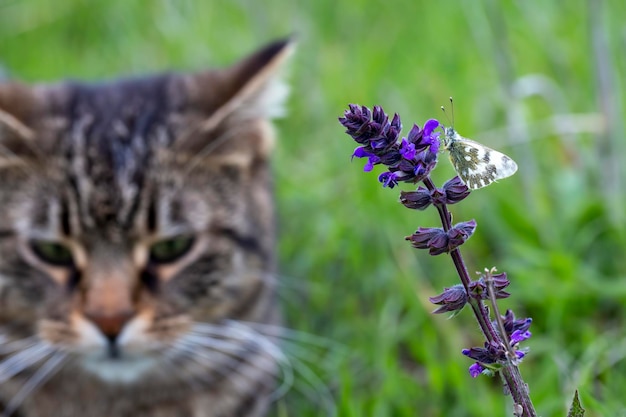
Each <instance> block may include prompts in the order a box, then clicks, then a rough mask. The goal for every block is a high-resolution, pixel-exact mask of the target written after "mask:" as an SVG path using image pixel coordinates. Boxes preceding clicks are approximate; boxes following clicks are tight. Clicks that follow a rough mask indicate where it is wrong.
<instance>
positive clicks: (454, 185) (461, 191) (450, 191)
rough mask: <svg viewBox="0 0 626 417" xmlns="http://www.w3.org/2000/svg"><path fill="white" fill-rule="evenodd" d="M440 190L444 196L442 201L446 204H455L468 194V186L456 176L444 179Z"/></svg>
mask: <svg viewBox="0 0 626 417" xmlns="http://www.w3.org/2000/svg"><path fill="white" fill-rule="evenodd" d="M442 191H443V194H444V196H445V197H444V200H443V201H444V202H445V203H446V204H456V203H458V202H459V201H461V200H463V199H464V198H465V197H467V196H468V195H469V194H470V190H469V188H467V185H465V184H464V183H463V181H461V179H460V178H459V177H458V176H456V177H454V178H452V179H451V180H448V181H446V183H445V184H443V187H442Z"/></svg>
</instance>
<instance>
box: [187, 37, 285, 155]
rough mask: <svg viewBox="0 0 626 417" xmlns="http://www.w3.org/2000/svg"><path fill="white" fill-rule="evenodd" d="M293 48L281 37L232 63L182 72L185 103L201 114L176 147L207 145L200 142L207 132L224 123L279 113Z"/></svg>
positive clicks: (280, 113) (215, 129) (231, 124)
mask: <svg viewBox="0 0 626 417" xmlns="http://www.w3.org/2000/svg"><path fill="white" fill-rule="evenodd" d="M293 49H294V42H293V41H292V40H289V39H287V40H281V41H277V42H274V43H271V44H269V45H267V46H265V47H263V48H261V49H260V50H258V51H256V52H254V53H253V54H251V55H249V56H248V57H246V58H244V59H243V60H241V61H239V62H238V63H236V64H235V65H233V66H231V67H228V68H224V69H219V70H210V71H206V72H202V73H199V74H192V75H187V76H184V77H183V88H184V91H185V95H186V101H187V105H188V106H189V108H191V109H194V111H196V112H200V114H201V115H203V118H201V119H200V120H198V121H197V123H194V126H191V127H190V128H189V131H188V132H187V134H186V135H183V137H181V138H179V139H178V143H177V147H179V149H187V150H193V149H197V147H198V146H202V145H206V142H204V143H202V141H205V140H206V134H211V132H214V131H217V130H224V126H225V125H228V128H227V129H232V128H233V127H237V126H238V125H241V124H243V123H245V122H247V121H250V120H256V119H270V118H274V117H279V116H281V115H282V114H283V113H284V102H285V100H286V98H287V95H288V87H287V86H286V84H285V83H284V81H283V78H282V76H281V75H282V74H281V69H282V68H283V67H284V64H285V61H286V60H287V58H288V57H289V56H290V55H291V53H292V52H293ZM203 136H204V139H203V138H202V137H203ZM194 137H195V139H194Z"/></svg>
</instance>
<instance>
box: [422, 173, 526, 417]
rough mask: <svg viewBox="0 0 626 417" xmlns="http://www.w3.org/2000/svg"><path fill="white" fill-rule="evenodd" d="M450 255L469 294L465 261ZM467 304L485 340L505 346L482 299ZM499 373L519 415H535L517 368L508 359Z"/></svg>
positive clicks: (448, 224) (447, 218) (448, 219)
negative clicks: (520, 408)
mask: <svg viewBox="0 0 626 417" xmlns="http://www.w3.org/2000/svg"><path fill="white" fill-rule="evenodd" d="M423 183H424V185H425V186H426V188H427V189H428V190H429V191H433V190H434V189H436V188H437V187H435V184H434V183H433V181H432V180H431V178H430V177H426V178H425V179H424V180H423ZM435 207H437V211H438V212H439V218H440V219H441V224H442V226H443V230H445V231H446V232H448V231H449V230H450V229H451V228H452V215H451V214H450V211H448V207H447V206H446V205H445V204H435ZM450 256H451V258H452V261H453V262H454V266H455V268H456V270H457V273H458V274H459V278H460V279H461V283H462V284H463V287H464V288H465V291H466V293H467V294H469V284H470V283H471V282H472V280H471V278H470V276H469V272H468V271H467V267H466V266H465V261H464V260H463V256H462V255H461V251H460V250H459V249H458V248H457V249H454V250H452V251H450ZM469 304H470V306H471V307H472V310H473V311H474V316H475V317H476V320H477V321H478V324H479V326H480V329H481V330H482V332H483V335H484V336H485V338H486V339H487V341H489V342H496V343H498V344H499V345H502V346H505V343H506V342H505V341H503V340H502V338H501V337H500V335H499V333H498V332H497V331H496V329H495V328H494V327H493V324H492V323H491V320H490V317H489V309H488V308H487V306H486V305H485V304H484V303H483V302H482V300H478V299H476V298H473V297H469ZM507 347H508V346H507ZM507 350H508V349H507ZM500 373H501V375H502V378H503V379H504V383H505V384H506V385H507V387H508V389H509V392H510V393H511V397H513V401H515V404H519V405H520V406H521V407H522V410H523V411H522V414H521V415H522V416H523V417H537V413H536V411H535V408H534V406H533V403H532V401H531V399H530V395H529V392H528V386H527V385H526V383H525V382H524V380H523V379H522V375H521V373H520V371H519V368H518V367H517V366H516V365H515V364H513V363H512V362H511V361H510V360H509V361H507V362H506V363H505V364H503V365H502V368H501V369H500Z"/></svg>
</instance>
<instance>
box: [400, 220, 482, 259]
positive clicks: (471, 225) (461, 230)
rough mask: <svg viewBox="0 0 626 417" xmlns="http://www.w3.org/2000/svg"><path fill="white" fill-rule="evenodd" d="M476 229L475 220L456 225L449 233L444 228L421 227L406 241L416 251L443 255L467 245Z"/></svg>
mask: <svg viewBox="0 0 626 417" xmlns="http://www.w3.org/2000/svg"><path fill="white" fill-rule="evenodd" d="M475 229H476V222H475V221H474V220H470V221H468V222H462V223H458V224H455V225H454V226H452V228H451V229H450V230H449V231H448V232H445V231H444V230H443V229H442V228H428V227H420V228H419V229H417V231H416V232H415V233H413V234H412V235H411V236H407V237H406V238H405V240H408V241H410V242H411V245H413V247H414V248H416V249H429V253H430V254H431V255H433V256H434V255H441V254H442V253H447V252H451V251H453V250H454V249H456V248H458V247H459V246H461V245H462V244H463V243H465V241H467V239H469V238H470V236H472V233H474V230H475Z"/></svg>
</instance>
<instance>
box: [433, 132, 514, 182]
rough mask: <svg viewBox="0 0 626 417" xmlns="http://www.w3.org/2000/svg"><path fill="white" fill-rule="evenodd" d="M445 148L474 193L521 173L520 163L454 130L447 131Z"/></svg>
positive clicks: (456, 169)
mask: <svg viewBox="0 0 626 417" xmlns="http://www.w3.org/2000/svg"><path fill="white" fill-rule="evenodd" d="M444 132H445V136H444V138H443V145H444V148H445V149H446V150H447V151H448V152H449V155H450V161H451V162H452V166H453V167H454V169H455V171H456V172H457V174H458V175H459V177H460V178H461V180H462V181H463V182H464V183H465V185H467V187H468V188H469V189H471V190H477V189H479V188H483V187H486V186H487V185H489V184H491V183H493V182H495V181H497V180H500V179H503V178H507V177H510V176H511V175H513V174H515V172H516V171H517V164H516V163H515V161H513V159H511V158H509V157H508V156H506V155H505V154H503V153H501V152H498V151H496V150H493V149H491V148H488V147H487V146H484V145H482V144H480V143H478V142H475V141H473V140H470V139H467V138H464V137H463V136H461V135H459V134H458V133H457V132H456V131H455V130H454V129H453V128H451V127H446V128H445V129H444Z"/></svg>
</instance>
